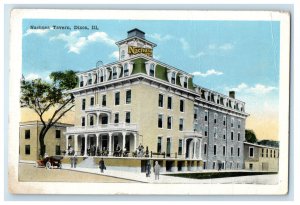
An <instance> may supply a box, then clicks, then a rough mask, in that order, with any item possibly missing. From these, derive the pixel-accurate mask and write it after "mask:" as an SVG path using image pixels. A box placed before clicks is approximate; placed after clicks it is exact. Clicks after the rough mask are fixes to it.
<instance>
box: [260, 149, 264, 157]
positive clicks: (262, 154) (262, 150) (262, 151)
mask: <svg viewBox="0 0 300 205" xmlns="http://www.w3.org/2000/svg"><path fill="white" fill-rule="evenodd" d="M264 151H265V149H264V148H262V149H261V157H264Z"/></svg>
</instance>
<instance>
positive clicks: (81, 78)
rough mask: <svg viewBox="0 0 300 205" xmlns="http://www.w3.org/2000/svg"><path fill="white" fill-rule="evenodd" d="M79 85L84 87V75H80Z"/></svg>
mask: <svg viewBox="0 0 300 205" xmlns="http://www.w3.org/2000/svg"><path fill="white" fill-rule="evenodd" d="M79 87H83V77H82V76H80V79H79Z"/></svg>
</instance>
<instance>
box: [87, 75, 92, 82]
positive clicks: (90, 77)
mask: <svg viewBox="0 0 300 205" xmlns="http://www.w3.org/2000/svg"><path fill="white" fill-rule="evenodd" d="M91 84H92V74H90V73H89V76H88V85H91Z"/></svg>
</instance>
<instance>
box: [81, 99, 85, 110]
mask: <svg viewBox="0 0 300 205" xmlns="http://www.w3.org/2000/svg"><path fill="white" fill-rule="evenodd" d="M81 110H85V99H82V101H81Z"/></svg>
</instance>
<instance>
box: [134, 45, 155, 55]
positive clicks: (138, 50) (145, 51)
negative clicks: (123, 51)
mask: <svg viewBox="0 0 300 205" xmlns="http://www.w3.org/2000/svg"><path fill="white" fill-rule="evenodd" d="M140 53H142V54H145V55H147V56H149V57H152V53H153V52H152V49H151V48H140V47H136V46H128V54H131V55H136V54H140Z"/></svg>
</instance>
